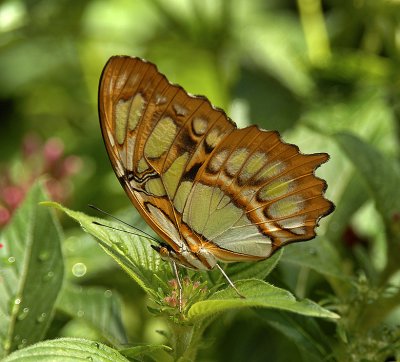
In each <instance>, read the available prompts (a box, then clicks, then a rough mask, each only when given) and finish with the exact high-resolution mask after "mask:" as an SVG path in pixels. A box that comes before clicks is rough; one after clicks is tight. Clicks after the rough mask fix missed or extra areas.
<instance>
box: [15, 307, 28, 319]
mask: <svg viewBox="0 0 400 362" xmlns="http://www.w3.org/2000/svg"><path fill="white" fill-rule="evenodd" d="M28 314H29V308H28V307H25V308H24V309H23V310H22V312H21V313H20V314H18V316H17V319H18V320H19V321H23V320H24V319H25V318H26V317H27V316H28Z"/></svg>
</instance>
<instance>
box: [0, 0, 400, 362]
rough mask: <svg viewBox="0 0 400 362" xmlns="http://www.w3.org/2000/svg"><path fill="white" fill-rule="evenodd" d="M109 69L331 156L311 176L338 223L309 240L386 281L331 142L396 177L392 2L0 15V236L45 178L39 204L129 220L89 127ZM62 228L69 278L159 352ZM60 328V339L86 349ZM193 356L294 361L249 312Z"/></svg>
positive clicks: (0, 11) (22, 4) (369, 216)
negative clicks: (147, 67)
mask: <svg viewBox="0 0 400 362" xmlns="http://www.w3.org/2000/svg"><path fill="white" fill-rule="evenodd" d="M112 55H132V56H138V57H142V58H145V59H147V60H150V61H152V62H154V63H156V64H157V66H158V68H159V70H160V71H161V72H162V73H164V74H166V75H167V77H168V78H169V80H170V81H172V82H173V83H179V84H181V85H182V86H183V87H184V88H185V89H186V90H187V91H189V92H190V93H193V94H204V95H207V97H208V98H209V99H210V100H211V102H212V103H213V104H214V105H216V106H219V107H222V108H224V109H225V110H226V111H227V113H228V114H229V116H230V117H231V118H233V120H235V121H236V122H237V123H238V125H239V126H241V127H243V126H246V125H248V124H251V123H255V124H258V125H260V126H261V127H262V128H265V129H274V130H278V131H279V132H280V133H281V134H282V136H283V138H284V139H285V140H286V141H288V142H293V143H296V144H298V145H299V147H300V149H301V150H302V151H303V152H328V153H330V155H331V160H330V161H329V162H328V163H327V164H326V165H323V167H322V168H321V169H320V170H319V171H318V175H320V176H321V177H323V178H325V179H327V181H328V185H329V187H328V190H327V197H328V198H329V199H331V200H333V201H334V202H335V203H336V205H337V209H336V211H335V213H334V214H333V215H332V216H330V217H328V218H327V220H324V221H323V222H322V223H321V227H320V235H321V236H324V237H326V238H327V239H328V240H329V241H330V243H331V245H333V247H334V248H335V249H337V250H338V253H339V254H340V255H341V257H342V260H343V268H344V269H346V268H347V269H348V266H349V265H351V267H350V269H353V270H356V271H358V270H362V272H363V273H364V274H365V275H367V277H371V278H373V272H371V270H369V269H371V268H372V269H374V270H378V271H380V270H383V269H384V268H385V265H386V264H387V254H386V246H385V231H384V230H385V229H384V222H383V220H382V216H381V215H379V213H378V212H377V211H376V208H375V206H374V202H373V201H372V198H371V196H370V194H369V193H368V190H367V188H366V186H365V182H363V180H360V177H359V176H358V174H357V173H355V171H354V169H353V166H352V165H351V163H350V162H349V160H348V157H346V155H345V154H344V153H343V152H342V151H341V148H340V147H339V146H338V145H337V144H336V143H335V142H334V140H333V137H332V136H333V135H334V134H336V133H338V132H342V131H345V132H349V133H351V134H353V135H356V136H357V137H360V138H361V139H362V140H364V141H365V142H366V143H368V144H370V145H372V146H373V147H374V148H375V149H377V150H378V151H380V152H382V154H383V155H384V156H385V157H388V158H390V159H394V160H395V161H397V162H398V159H399V145H400V142H399V137H400V127H399V126H400V122H399V117H400V92H399V89H400V64H399V58H400V1H398V0H335V1H333V0H331V1H328V0H327V1H318V0H298V1H297V2H295V1H289V0H270V1H266V0H265V1H261V0H251V1H245V0H232V1H228V0H206V1H204V0H202V1H200V0H198V1H196V0H168V1H167V0H157V1H156V0H112V1H105V0H81V1H67V0H58V1H56V0H25V1H24V0H8V1H7V0H6V1H2V2H1V4H0V85H1V86H0V111H1V121H0V150H1V152H0V163H1V180H0V186H1V187H2V189H3V191H4V190H6V189H7V190H9V188H10V187H11V188H12V190H11V191H14V193H12V192H11V196H10V195H8V196H7V195H4V192H3V193H2V196H1V197H0V206H1V208H2V210H1V209H0V221H1V220H3V223H6V222H7V220H8V214H7V212H8V213H9V214H11V213H12V211H13V207H14V206H15V205H16V204H17V203H18V197H22V196H18V195H19V194H18V193H17V194H16V188H17V189H18V187H20V189H21V190H22V191H21V193H22V194H23V192H24V190H25V189H26V187H27V185H28V184H29V182H30V181H31V180H32V178H34V177H36V176H37V174H38V173H45V172H46V173H50V175H51V177H50V179H51V181H54V182H52V183H51V184H50V186H49V187H50V188H51V190H50V191H52V192H51V193H52V195H53V196H54V195H55V196H56V199H58V200H61V201H62V202H63V203H65V204H66V205H67V206H68V207H70V208H73V209H77V210H81V211H84V212H88V208H87V204H88V203H93V204H95V205H97V206H98V207H100V208H103V209H105V210H107V211H109V212H111V213H114V214H116V215H123V217H124V219H125V220H126V221H132V220H133V218H132V216H131V215H133V213H134V210H133V207H132V206H131V205H130V203H129V200H128V198H127V197H126V196H125V195H124V193H123V191H122V188H121V187H120V186H119V183H118V181H117V179H116V178H115V176H114V173H113V171H112V169H111V166H110V164H109V160H108V157H107V155H106V152H105V148H104V145H103V141H102V138H101V132H100V128H99V123H98V115H97V86H98V81H99V77H100V74H101V70H102V68H103V66H104V64H105V63H106V61H107V60H108V58H109V57H110V56H112ZM61 164H62V165H63V166H62V167H61V169H60V165H61ZM382 182H383V183H384V182H385V180H384V179H383V180H382ZM13 198H14V199H13ZM10 199H11V201H10ZM13 205H14V206H13ZM399 217H400V216H399ZM63 222H64V225H65V232H66V235H67V240H66V243H65V255H66V258H67V263H68V264H67V265H68V270H67V272H68V273H69V276H68V278H70V279H71V280H74V282H75V283H80V284H90V285H96V284H100V285H106V286H108V287H109V288H113V289H117V290H119V291H120V293H121V294H122V295H123V297H124V300H125V302H126V303H125V306H126V308H125V309H126V310H125V316H126V317H125V322H126V324H127V325H128V326H129V327H128V332H129V334H130V336H129V337H130V339H131V340H132V341H134V342H157V341H160V340H161V341H162V337H161V336H159V335H157V334H156V333H155V330H156V329H157V328H158V324H159V323H161V322H159V321H158V320H156V319H153V318H150V317H149V315H148V313H147V311H146V309H145V304H144V301H143V298H144V297H143V294H142V292H141V291H140V290H139V288H138V287H137V286H135V285H134V284H133V283H132V282H131V281H130V280H129V279H127V277H125V276H124V275H123V273H122V272H119V271H118V269H117V267H115V266H114V265H113V263H112V262H111V260H108V258H107V257H106V256H103V255H102V253H101V251H99V250H98V249H96V248H97V247H96V246H95V245H94V243H93V242H92V241H91V240H90V238H89V237H86V236H85V237H83V236H82V231H80V230H79V229H76V226H75V225H74V224H72V222H71V221H68V220H66V219H65V220H63ZM399 254H400V253H399ZM366 258H367V259H366ZM366 260H367V261H366ZM365 261H366V262H365ZM74 268H75V269H74ZM110 270H112V271H113V274H110V272H109V271H110ZM291 273H292V269H290V268H289V269H283V270H281V271H280V274H281V275H283V277H282V279H283V280H284V284H286V285H287V286H288V287H289V288H291V290H293V291H295V292H296V294H297V295H298V296H300V297H304V296H309V297H313V296H314V295H313V293H317V297H316V298H317V299H318V298H320V297H321V295H318V292H315V285H316V284H318V283H320V281H319V282H318V281H315V280H317V279H318V278H317V277H314V279H313V278H311V282H308V284H306V286H304V284H302V287H299V284H298V281H296V280H297V279H296V277H297V274H296V273H294V274H291ZM368 273H372V274H371V275H369V274H368ZM110 275H111V276H110ZM116 275H117V277H116ZM295 276H296V277H295ZM295 279H296V280H295ZM324 288H325V289H324ZM322 289H323V290H325V291H324V292H323V293H326V292H327V291H326V289H328V290H329V288H327V287H323V288H322ZM310 293H311V296H310V295H309V294H310ZM399 314H400V313H397V316H398V315H399ZM58 318H59V322H60V324H62V325H63V326H64V327H63V328H64V329H63V332H62V333H63V335H78V334H79V335H84V336H88V335H90V332H88V331H87V330H86V329H84V328H86V327H83V326H82V325H79V326H74V325H73V323H68V324H65V320H64V319H63V318H62V317H61V316H58ZM397 318H398V319H396V320H397V321H398V322H399V321H400V318H399V317H397ZM161 324H162V323H161ZM327 333H331V334H332V335H333V334H334V330H333V328H332V327H327ZM205 344H207V346H208V348H207V349H206V350H205V351H203V352H202V358H203V360H207V361H223V360H231V361H242V360H245V359H247V360H249V361H264V360H266V353H268V359H269V360H271V361H272V360H273V361H275V360H276V361H285V360H288V359H287V358H289V357H288V356H293V355H296V351H297V348H298V347H296V345H295V344H294V343H292V342H290V341H289V340H288V339H286V338H285V337H284V335H283V334H280V333H279V332H277V331H275V330H274V329H272V328H271V327H268V326H267V325H266V323H264V322H263V321H262V320H257V318H254V316H252V314H251V312H250V311H249V312H241V313H239V314H238V315H236V316H235V318H233V315H228V316H227V317H225V318H223V319H221V320H220V321H219V323H216V324H215V325H213V329H212V331H211V332H210V339H209V340H207V341H205Z"/></svg>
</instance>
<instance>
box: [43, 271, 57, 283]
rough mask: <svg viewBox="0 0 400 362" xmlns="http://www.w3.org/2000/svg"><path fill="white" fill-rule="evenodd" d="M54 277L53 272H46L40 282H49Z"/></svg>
mask: <svg viewBox="0 0 400 362" xmlns="http://www.w3.org/2000/svg"><path fill="white" fill-rule="evenodd" d="M53 277H54V272H53V271H49V272H47V273H46V274H45V275H43V278H42V280H43V281H44V282H48V281H49V280H51V279H52V278H53Z"/></svg>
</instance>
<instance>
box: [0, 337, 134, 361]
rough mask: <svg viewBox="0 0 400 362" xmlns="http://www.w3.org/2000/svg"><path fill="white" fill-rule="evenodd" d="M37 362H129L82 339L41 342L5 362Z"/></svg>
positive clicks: (104, 346) (114, 352) (13, 354)
mask: <svg viewBox="0 0 400 362" xmlns="http://www.w3.org/2000/svg"><path fill="white" fill-rule="evenodd" d="M12 361H18V362H36V361H49V362H50V361H57V362H71V361H93V362H128V361H129V360H128V359H126V358H125V357H124V356H122V355H121V354H120V353H119V352H118V351H116V350H115V349H112V348H110V347H108V346H106V345H105V344H102V343H99V342H93V341H89V340H87V339H80V338H60V339H53V340H49V341H45V342H39V343H37V344H34V345H33V346H30V347H28V348H24V349H22V350H20V351H16V352H14V353H12V354H10V355H9V356H8V357H6V358H5V359H4V360H3V362H12Z"/></svg>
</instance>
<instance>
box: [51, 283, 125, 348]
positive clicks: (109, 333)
mask: <svg viewBox="0 0 400 362" xmlns="http://www.w3.org/2000/svg"><path fill="white" fill-rule="evenodd" d="M57 309H58V310H60V311H62V312H64V313H65V314H68V315H70V316H71V317H75V318H79V319H81V320H84V321H85V322H87V323H88V324H90V326H92V327H93V328H95V329H96V330H97V331H98V333H99V334H100V335H101V336H103V338H104V339H106V340H107V341H108V342H109V343H111V344H113V345H115V346H116V345H123V344H125V343H127V339H126V335H125V330H124V326H123V324H122V320H121V301H120V299H119V298H118V296H117V295H116V294H115V293H114V294H113V293H112V292H111V290H106V289H104V288H100V287H74V286H72V285H69V286H68V287H66V288H64V289H63V291H62V292H61V295H60V299H59V300H58V303H57Z"/></svg>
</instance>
